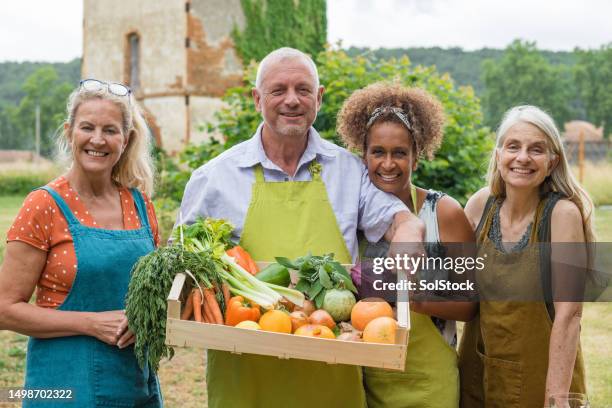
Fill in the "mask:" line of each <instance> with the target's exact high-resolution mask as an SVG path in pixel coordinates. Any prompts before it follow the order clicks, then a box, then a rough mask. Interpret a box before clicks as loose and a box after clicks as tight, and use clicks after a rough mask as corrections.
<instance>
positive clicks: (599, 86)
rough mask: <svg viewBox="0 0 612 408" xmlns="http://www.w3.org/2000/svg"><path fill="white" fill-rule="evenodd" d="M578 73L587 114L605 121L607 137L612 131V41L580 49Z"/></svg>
mask: <svg viewBox="0 0 612 408" xmlns="http://www.w3.org/2000/svg"><path fill="white" fill-rule="evenodd" d="M576 52H577V54H578V58H579V60H578V64H577V65H576V68H575V71H574V75H575V78H576V84H577V87H578V92H579V94H580V97H581V99H582V101H583V103H584V106H585V108H586V115H587V118H588V119H589V120H590V121H591V122H593V123H595V124H596V125H597V126H600V125H603V127H604V135H606V137H608V136H609V134H610V133H611V132H612V43H610V44H608V45H605V46H602V47H601V48H600V49H599V50H588V51H583V50H576Z"/></svg>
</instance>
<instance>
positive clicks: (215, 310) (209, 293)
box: [204, 289, 223, 324]
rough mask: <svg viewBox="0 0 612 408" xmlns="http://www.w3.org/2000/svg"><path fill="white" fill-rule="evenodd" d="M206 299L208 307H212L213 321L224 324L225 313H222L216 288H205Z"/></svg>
mask: <svg viewBox="0 0 612 408" xmlns="http://www.w3.org/2000/svg"><path fill="white" fill-rule="evenodd" d="M204 299H205V300H206V306H207V309H210V313H211V316H212V318H213V323H217V324H223V314H222V313H221V308H220V307H219V303H218V302H217V299H216V298H215V292H214V290H212V289H205V290H204Z"/></svg>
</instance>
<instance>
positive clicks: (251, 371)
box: [206, 162, 365, 408]
mask: <svg viewBox="0 0 612 408" xmlns="http://www.w3.org/2000/svg"><path fill="white" fill-rule="evenodd" d="M313 163H316V162H313ZM310 169H311V173H312V181H288V182H266V181H265V180H264V176H263V169H262V167H261V165H258V166H256V167H255V183H254V184H253V192H252V197H251V204H250V206H249V209H248V212H247V216H246V220H245V222H244V229H243V232H242V236H241V239H240V245H241V246H243V247H244V248H245V249H246V250H247V251H249V253H250V254H251V256H252V257H253V258H254V259H256V260H258V261H273V260H274V257H275V256H284V257H288V258H296V257H298V256H302V255H306V254H307V253H308V252H311V253H313V254H317V255H318V254H324V253H329V252H333V253H335V254H336V259H337V260H339V261H340V262H342V263H351V261H352V260H351V256H350V253H349V251H348V249H347V247H346V243H345V242H344V237H343V236H342V234H341V232H340V229H339V227H338V224H337V222H336V216H335V215H334V212H333V210H332V206H331V204H330V203H329V200H328V197H327V191H326V189H325V184H323V181H322V180H321V176H320V174H319V172H318V171H316V170H320V166H312V165H311V166H310ZM206 379H207V383H208V406H209V407H211V408H228V407H231V408H242V407H265V408H276V407H292V408H300V407H304V408H306V407H315V406H316V407H348V408H360V407H364V406H365V395H364V390H363V384H362V375H361V367H358V366H350V365H342V364H339V365H331V364H327V363H322V362H315V361H306V360H298V359H291V360H281V359H279V358H276V357H269V356H259V355H251V354H248V355H246V354H245V355H237V354H231V353H228V352H220V351H212V350H210V351H209V352H208V369H207V377H206Z"/></svg>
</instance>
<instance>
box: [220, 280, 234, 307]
mask: <svg viewBox="0 0 612 408" xmlns="http://www.w3.org/2000/svg"><path fill="white" fill-rule="evenodd" d="M221 290H222V291H223V299H225V305H226V306H227V305H228V304H229V300H230V298H231V297H232V296H231V295H230V288H229V285H228V284H227V283H226V282H223V284H222V285H221Z"/></svg>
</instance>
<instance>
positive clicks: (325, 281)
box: [319, 266, 334, 289]
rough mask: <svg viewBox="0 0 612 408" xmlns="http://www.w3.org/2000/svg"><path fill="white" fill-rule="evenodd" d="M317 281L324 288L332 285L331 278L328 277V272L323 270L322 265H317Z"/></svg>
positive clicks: (329, 287) (330, 287)
mask: <svg viewBox="0 0 612 408" xmlns="http://www.w3.org/2000/svg"><path fill="white" fill-rule="evenodd" d="M319 281H320V282H321V285H323V287H324V288H325V289H332V288H333V287H334V285H333V283H332V281H331V278H330V277H329V274H328V273H327V271H326V270H325V267H324V266H320V267H319Z"/></svg>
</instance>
